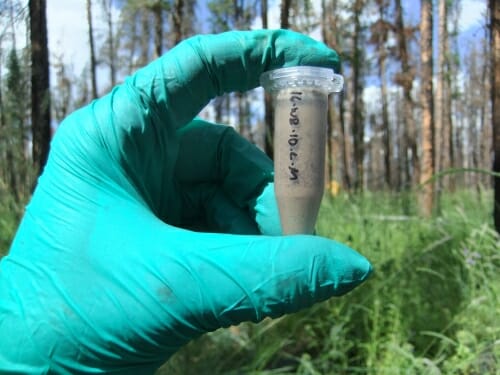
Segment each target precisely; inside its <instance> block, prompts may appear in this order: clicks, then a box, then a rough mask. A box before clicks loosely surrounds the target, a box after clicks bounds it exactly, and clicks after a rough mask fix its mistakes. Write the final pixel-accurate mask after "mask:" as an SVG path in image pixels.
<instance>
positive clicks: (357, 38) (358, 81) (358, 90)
mask: <svg viewBox="0 0 500 375" xmlns="http://www.w3.org/2000/svg"><path fill="white" fill-rule="evenodd" d="M363 6H364V0H356V1H355V3H354V35H353V51H354V52H353V57H352V85H353V103H352V136H353V148H354V150H353V151H354V164H355V169H356V176H355V179H354V189H355V190H357V191H362V190H363V181H364V177H363V159H364V144H363V143H364V136H365V128H364V120H363V97H362V91H363V85H362V76H361V65H362V61H361V59H362V48H363V47H362V46H361V32H362V31H361V19H360V18H361V12H362V10H363Z"/></svg>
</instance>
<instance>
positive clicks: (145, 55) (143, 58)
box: [138, 10, 151, 66]
mask: <svg viewBox="0 0 500 375" xmlns="http://www.w3.org/2000/svg"><path fill="white" fill-rule="evenodd" d="M149 18H150V14H149V11H146V10H143V11H142V14H141V29H142V30H141V31H142V33H141V48H140V49H141V53H140V58H139V61H138V65H139V66H143V65H146V63H147V62H148V60H149V57H150V55H149V54H150V49H149V48H150V46H149V38H150V36H151V33H150V28H149V24H150V20H149Z"/></svg>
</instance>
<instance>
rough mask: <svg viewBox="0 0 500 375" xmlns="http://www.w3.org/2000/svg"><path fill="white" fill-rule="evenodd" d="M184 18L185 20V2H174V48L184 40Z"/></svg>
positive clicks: (177, 0)
mask: <svg viewBox="0 0 500 375" xmlns="http://www.w3.org/2000/svg"><path fill="white" fill-rule="evenodd" d="M183 18H184V0H175V1H174V11H173V13H172V23H173V33H174V39H173V43H174V46H175V45H176V44H179V43H180V42H181V40H182V39H183V38H184V35H183V32H182V30H183Z"/></svg>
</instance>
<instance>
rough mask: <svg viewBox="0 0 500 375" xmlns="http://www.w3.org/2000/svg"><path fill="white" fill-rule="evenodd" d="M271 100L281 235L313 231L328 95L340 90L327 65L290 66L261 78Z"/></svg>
mask: <svg viewBox="0 0 500 375" xmlns="http://www.w3.org/2000/svg"><path fill="white" fill-rule="evenodd" d="M261 83H262V85H263V86H264V88H265V89H266V90H268V91H270V92H271V93H272V96H273V103H274V176H275V177H274V186H275V194H276V200H277V202H278V208H279V212H280V219H281V226H282V229H283V234H312V233H313V232H314V227H315V225H316V220H317V217H318V212H319V207H320V204H321V200H322V197H323V192H324V188H325V177H324V176H325V148H326V131H327V114H328V95H329V93H331V92H338V91H340V90H341V89H342V86H343V79H342V76H339V75H337V74H335V73H334V72H333V70H331V69H326V68H317V67H292V68H282V69H277V70H273V71H270V72H266V73H264V74H263V75H262V77H261Z"/></svg>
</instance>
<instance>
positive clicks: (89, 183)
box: [0, 31, 371, 374]
mask: <svg viewBox="0 0 500 375" xmlns="http://www.w3.org/2000/svg"><path fill="white" fill-rule="evenodd" d="M292 65H316V66H328V67H333V68H335V67H337V65H338V56H337V54H336V53H335V52H334V51H332V50H330V49H328V48H327V47H326V46H324V45H323V44H321V43H319V42H316V41H313V40H312V39H310V38H308V37H305V36H302V35H299V34H297V33H293V32H290V31H252V32H228V33H224V34H219V35H212V36H198V37H194V38H191V39H188V40H187V41H185V42H183V43H181V44H180V45H178V46H177V47H175V48H174V49H172V50H171V51H170V52H169V53H167V54H166V55H165V56H163V57H161V58H160V59H158V60H156V61H154V62H153V63H151V64H150V65H149V66H147V67H145V68H143V69H141V70H139V71H138V72H137V73H136V74H135V75H133V76H132V77H130V78H128V79H127V80H126V81H125V83H124V84H122V85H120V86H118V87H116V88H114V89H113V91H112V92H111V93H110V94H108V95H107V96H105V97H103V98H101V99H99V100H96V101H94V102H92V103H91V104H90V105H88V106H86V107H84V108H83V109H80V110H78V111H76V112H75V113H73V114H72V115H70V116H69V117H68V118H67V119H66V120H65V121H64V122H63V123H62V124H61V126H60V128H59V129H58V131H57V133H56V135H55V137H54V139H53V142H52V148H51V153H50V156H49V160H48V163H47V165H46V167H45V171H44V173H43V175H42V176H41V177H40V179H39V183H38V186H37V188H36V191H35V193H34V195H33V197H32V200H31V202H30V204H29V205H28V207H27V209H26V213H25V215H24V218H23V220H22V222H21V224H20V227H19V229H18V232H17V234H16V237H15V239H14V241H13V244H12V247H11V250H10V253H9V255H7V256H6V257H4V258H3V259H2V261H1V263H0V301H1V303H0V369H1V371H4V372H7V373H9V374H11V373H16V372H21V373H29V374H42V373H49V372H50V373H53V372H54V373H70V374H77V373H114V374H143V373H147V372H153V371H154V370H155V369H156V368H157V367H159V366H160V365H161V364H162V363H163V362H164V361H165V360H166V359H167V358H168V357H169V356H171V355H172V354H173V353H174V352H175V351H176V350H178V349H179V347H181V346H182V345H184V344H185V343H187V342H188V341H189V340H191V339H193V338H195V337H197V336H199V335H201V334H203V333H204V332H207V331H213V330H215V329H217V328H219V327H227V326H229V325H232V324H238V323H239V322H242V321H254V322H257V321H260V320H262V319H263V318H264V317H278V316H281V315H283V314H286V313H290V312H294V311H297V310H299V309H302V308H305V307H308V306H311V305H312V304H313V303H315V302H318V301H322V300H325V299H327V298H329V297H331V296H338V295H341V294H344V293H346V292H348V291H349V290H351V289H352V288H354V287H355V286H357V285H358V284H360V283H361V282H362V281H363V280H365V278H366V277H367V276H368V274H369V273H370V271H371V267H370V264H369V262H368V261H367V260H366V259H365V258H364V257H362V256H361V255H359V254H358V253H356V252H355V251H354V250H351V249H349V248H348V247H346V246H344V245H342V244H339V243H336V242H334V241H331V240H327V239H325V238H321V237H316V236H306V235H303V236H269V235H261V234H260V233H262V234H275V233H277V232H279V220H278V215H277V209H276V203H275V200H274V196H273V192H272V191H273V189H272V187H273V186H272V180H273V169H272V163H271V161H270V160H269V159H268V158H267V157H266V156H265V155H264V154H263V153H261V152H260V151H259V150H258V149H257V148H256V147H254V146H252V145H250V144H249V143H248V142H246V141H245V140H244V139H243V138H241V137H240V136H239V135H237V134H236V132H235V131H233V130H232V129H231V128H229V127H225V126H222V125H212V124H207V123H205V122H203V121H202V120H193V118H194V116H195V115H196V114H197V113H199V111H200V110H201V109H202V108H203V107H204V106H205V105H206V104H207V103H208V102H209V100H210V99H211V98H213V97H215V96H216V95H219V94H222V93H224V92H231V91H235V90H239V91H245V90H248V89H251V88H254V87H256V86H257V85H258V79H259V76H260V73H261V72H263V71H266V70H269V69H274V68H278V67H283V66H292ZM193 229H196V231H194V230H193ZM202 230H204V231H205V232H201V231H202Z"/></svg>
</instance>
